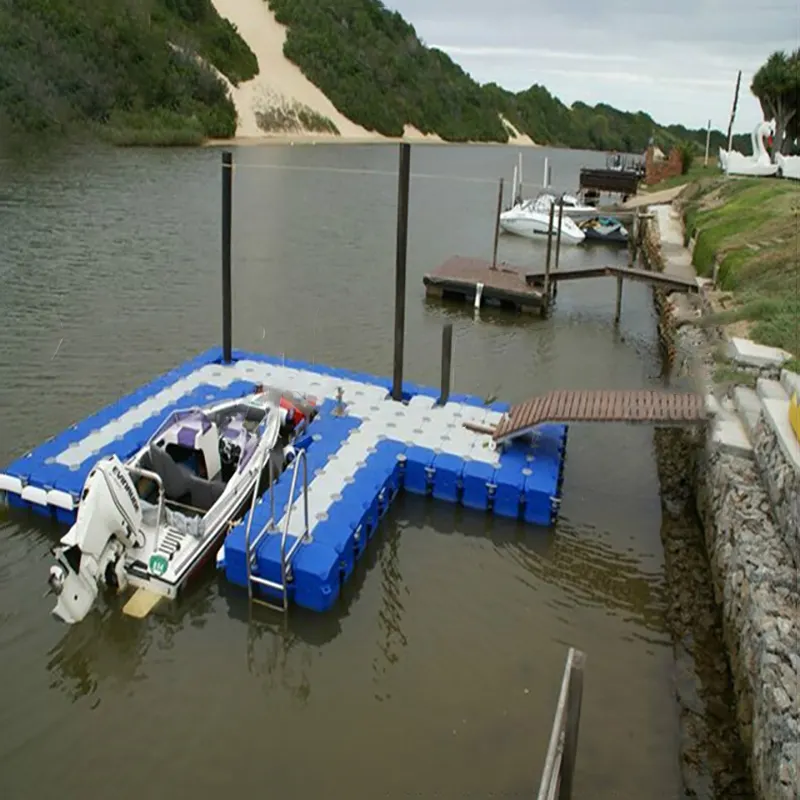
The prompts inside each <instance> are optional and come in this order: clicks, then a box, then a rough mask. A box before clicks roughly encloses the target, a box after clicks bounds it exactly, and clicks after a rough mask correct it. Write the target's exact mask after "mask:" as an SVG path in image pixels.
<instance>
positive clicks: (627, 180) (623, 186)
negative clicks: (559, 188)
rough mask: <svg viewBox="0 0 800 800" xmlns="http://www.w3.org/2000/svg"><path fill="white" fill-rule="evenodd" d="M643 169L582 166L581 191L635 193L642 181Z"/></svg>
mask: <svg viewBox="0 0 800 800" xmlns="http://www.w3.org/2000/svg"><path fill="white" fill-rule="evenodd" d="M642 178H643V174H642V172H641V170H638V169H636V170H634V169H595V168H590V167H581V171H580V179H579V180H580V184H579V186H580V191H581V192H586V191H595V192H607V193H609V194H621V195H634V194H636V191H637V190H638V188H639V183H640V182H641V181H642Z"/></svg>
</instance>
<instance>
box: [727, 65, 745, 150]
mask: <svg viewBox="0 0 800 800" xmlns="http://www.w3.org/2000/svg"><path fill="white" fill-rule="evenodd" d="M741 83H742V71H741V70H739V74H738V75H737V76H736V89H735V90H734V92H733V106H732V107H731V121H730V122H729V123H728V152H729V153H730V151H731V147H732V145H733V122H734V120H735V119H736V106H737V105H738V104H739V86H740V85H741Z"/></svg>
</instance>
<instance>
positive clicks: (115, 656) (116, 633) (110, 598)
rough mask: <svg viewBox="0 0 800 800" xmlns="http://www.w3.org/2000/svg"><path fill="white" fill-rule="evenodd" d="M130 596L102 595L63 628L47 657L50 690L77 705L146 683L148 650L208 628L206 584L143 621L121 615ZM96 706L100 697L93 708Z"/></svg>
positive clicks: (209, 593)
mask: <svg viewBox="0 0 800 800" xmlns="http://www.w3.org/2000/svg"><path fill="white" fill-rule="evenodd" d="M130 596H131V592H130V591H127V592H124V593H122V594H114V593H113V592H110V591H109V592H106V593H105V594H103V595H102V596H101V598H100V602H99V603H98V605H97V607H95V608H94V609H93V610H92V611H91V612H90V613H89V615H88V616H87V617H86V618H85V619H84V620H83V621H82V622H81V623H80V624H78V625H70V626H67V627H66V629H65V633H64V635H63V636H62V637H61V639H60V640H59V641H58V643H57V644H56V645H55V646H53V647H52V648H51V649H50V650H49V652H48V653H47V659H48V660H47V665H46V666H47V671H48V672H49V673H50V675H51V682H50V687H51V688H53V689H59V690H61V691H63V692H64V693H65V694H66V695H67V696H68V697H70V698H71V699H72V701H73V702H77V701H78V700H80V699H81V698H83V697H88V696H92V695H95V694H97V693H98V692H99V691H100V690H101V689H102V688H103V687H105V686H113V685H117V686H123V687H127V686H129V685H130V684H133V683H136V682H138V681H143V680H147V678H148V677H149V675H148V672H147V671H146V669H145V665H144V662H145V659H146V656H147V654H148V652H149V651H150V650H151V648H153V647H155V649H156V650H158V651H161V652H167V651H170V650H172V649H173V648H174V647H175V641H176V638H177V637H178V636H179V635H180V633H181V632H182V631H183V630H184V629H185V628H187V627H194V628H202V627H204V626H205V625H206V623H207V621H208V619H209V617H210V615H211V611H212V604H213V598H214V586H213V584H210V583H208V582H207V581H202V582H200V583H198V584H196V585H193V586H189V587H188V588H187V591H186V592H185V593H184V595H183V596H182V597H181V598H180V599H178V600H177V601H169V600H163V601H162V602H161V603H160V604H159V605H157V606H156V607H155V609H154V610H153V611H152V613H151V615H150V616H149V617H148V618H147V619H144V620H139V619H135V618H133V617H129V616H127V615H125V614H124V613H123V611H122V609H123V606H124V605H125V603H126V602H127V601H128V599H129V598H130ZM62 627H63V626H62ZM99 702H100V700H99V698H98V699H97V702H96V703H95V704H94V705H97V704H98V703H99Z"/></svg>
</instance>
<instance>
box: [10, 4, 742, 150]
mask: <svg viewBox="0 0 800 800" xmlns="http://www.w3.org/2000/svg"><path fill="white" fill-rule="evenodd" d="M265 2H267V3H268V5H269V7H270V8H271V9H272V11H273V13H274V14H275V16H276V18H277V20H278V21H279V22H281V23H283V24H284V25H286V26H287V28H288V33H287V38H286V44H285V46H284V54H285V56H286V57H287V58H288V59H289V60H291V61H292V62H294V63H295V64H296V65H297V66H298V67H299V68H300V69H301V70H302V72H303V73H304V74H305V75H306V77H308V79H309V80H311V82H312V83H314V84H316V85H317V86H318V87H319V88H320V89H321V90H322V91H323V92H324V93H325V95H327V97H328V98H329V99H330V100H331V101H332V102H333V104H334V105H335V106H336V107H337V108H338V110H339V111H341V112H342V113H343V114H344V115H345V116H346V117H348V118H349V119H351V120H352V121H353V122H355V123H358V124H359V125H362V126H363V127H364V128H367V129H368V130H372V131H375V132H376V133H380V134H383V135H387V136H400V135H402V133H403V128H404V126H405V125H407V124H408V125H412V126H414V127H415V128H417V129H419V130H420V131H422V132H423V133H436V134H438V135H439V136H441V137H442V138H443V139H445V140H448V141H507V140H508V138H509V131H508V130H507V129H506V127H505V125H504V124H503V122H502V121H501V119H500V115H501V114H502V115H503V116H504V117H505V118H506V119H508V120H509V122H511V123H512V124H513V125H514V126H516V127H517V128H518V129H519V130H520V132H522V133H527V134H528V135H530V136H531V138H532V139H533V140H534V141H536V142H537V143H539V144H551V145H557V146H565V147H575V148H589V149H601V150H612V149H617V150H625V151H634V152H640V151H642V150H643V149H644V148H645V147H646V145H647V143H648V141H649V140H650V138H651V137H654V139H655V141H656V143H658V144H659V145H660V146H661V147H662V148H666V147H668V146H669V145H671V144H673V143H675V142H677V141H679V140H681V139H688V140H692V141H695V142H697V143H698V145H703V144H704V143H705V131H704V130H702V131H689V130H686V129H684V128H682V127H680V126H669V127H664V126H659V125H657V124H656V123H655V122H654V121H653V120H652V119H651V118H650V117H649V116H648V115H647V114H644V113H641V112H640V113H637V114H632V113H627V112H623V111H619V110H617V109H614V108H612V107H610V106H607V105H597V106H594V107H592V106H588V105H585V104H583V103H576V104H575V105H573V106H572V107H571V108H570V107H567V106H565V105H564V104H563V103H562V102H561V101H560V100H558V99H557V98H555V97H553V96H552V95H551V94H550V93H549V92H548V91H547V89H545V88H544V87H542V86H538V85H533V86H531V88H530V89H527V90H525V91H523V92H520V93H517V94H514V93H511V92H508V91H506V90H504V89H502V88H500V87H499V86H496V85H493V84H489V85H485V86H482V85H480V84H478V83H476V82H475V81H474V80H473V79H472V78H471V77H470V76H469V75H468V74H467V73H465V72H464V70H462V69H461V67H459V66H458V65H457V64H456V63H455V62H454V61H452V59H450V58H449V56H447V55H446V54H445V53H443V52H442V51H440V50H437V49H435V48H429V47H426V46H425V45H424V44H423V42H421V40H420V39H419V37H418V36H417V34H416V32H415V30H414V28H413V27H412V26H411V25H409V24H408V23H407V22H406V21H405V20H404V19H403V18H402V17H401V16H400V15H399V14H398V13H397V12H393V11H389V10H387V9H386V8H385V7H384V6H383V5H382V3H380V2H379V1H378V0H265ZM197 56H199V57H200V58H197ZM208 64H210V65H213V67H215V68H216V69H217V70H219V71H220V72H221V73H223V74H224V75H225V76H226V77H227V78H228V79H229V80H230V81H231V82H232V83H233V84H238V83H239V82H241V81H246V80H248V79H249V78H252V77H253V76H254V75H256V74H257V73H258V71H259V65H258V63H257V60H256V57H255V55H254V54H253V52H252V51H251V50H250V48H249V47H248V46H247V44H246V43H245V41H244V40H243V39H242V38H241V36H240V35H239V33H238V32H237V31H236V29H235V28H234V26H233V25H231V24H230V23H229V22H228V21H227V20H225V19H222V18H221V17H220V16H219V14H218V13H217V12H216V11H215V9H214V6H213V4H212V2H211V0H0V132H2V131H9V130H10V131H12V132H13V131H18V132H23V133H45V132H48V131H49V132H57V133H62V132H69V131H71V130H75V129H77V130H82V129H85V128H87V127H88V128H89V129H93V130H97V131H99V132H101V133H104V134H105V135H107V136H109V137H110V138H111V139H112V140H113V141H117V142H119V143H139V142H142V143H156V144H183V143H193V142H199V141H201V140H202V139H204V138H207V137H221V138H224V137H229V136H232V135H233V134H234V132H235V130H236V109H235V107H234V105H233V102H232V100H231V98H230V97H229V95H228V92H227V90H226V88H225V86H224V84H223V82H222V81H221V80H219V78H218V77H217V76H216V75H215V74H214V72H213V70H212V69H210V68H209V67H208V66H207V65H208ZM532 77H535V75H532ZM743 142H744V144H745V147H747V146H749V137H743ZM721 144H723V136H722V134H721V133H719V132H714V138H713V140H712V152H716V148H717V147H718V146H719V145H721ZM737 144H738V145H739V147H740V149H741V147H742V142H740V141H739V140H738V138H737Z"/></svg>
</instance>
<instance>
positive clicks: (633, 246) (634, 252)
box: [628, 211, 640, 269]
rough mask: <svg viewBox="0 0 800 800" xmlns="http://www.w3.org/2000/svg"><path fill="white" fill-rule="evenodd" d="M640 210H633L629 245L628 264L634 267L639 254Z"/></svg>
mask: <svg viewBox="0 0 800 800" xmlns="http://www.w3.org/2000/svg"><path fill="white" fill-rule="evenodd" d="M639 223H640V220H639V212H638V211H634V212H633V230H631V232H630V234H629V240H628V243H629V247H628V266H629V267H630V268H631V269H633V267H635V266H636V259H637V258H638V255H639V227H640V225H639Z"/></svg>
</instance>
